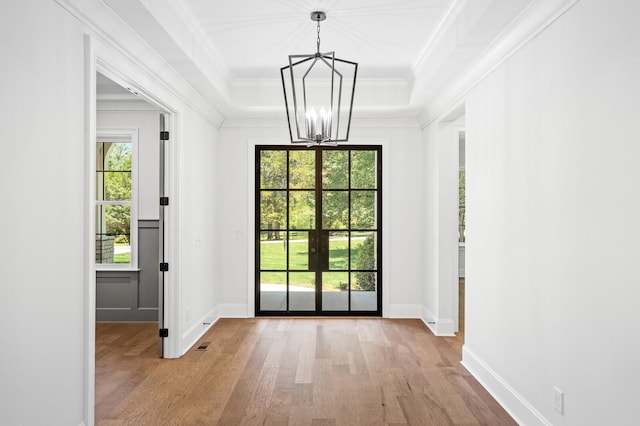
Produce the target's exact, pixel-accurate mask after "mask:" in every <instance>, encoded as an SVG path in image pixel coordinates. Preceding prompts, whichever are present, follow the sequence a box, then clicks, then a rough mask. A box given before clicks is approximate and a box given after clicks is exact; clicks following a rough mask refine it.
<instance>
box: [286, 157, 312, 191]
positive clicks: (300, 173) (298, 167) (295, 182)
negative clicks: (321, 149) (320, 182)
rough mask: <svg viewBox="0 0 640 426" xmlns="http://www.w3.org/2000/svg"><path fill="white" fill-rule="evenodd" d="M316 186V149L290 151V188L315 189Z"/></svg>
mask: <svg viewBox="0 0 640 426" xmlns="http://www.w3.org/2000/svg"><path fill="white" fill-rule="evenodd" d="M315 187H316V153H315V151H291V152H289V188H291V189H313V188H315Z"/></svg>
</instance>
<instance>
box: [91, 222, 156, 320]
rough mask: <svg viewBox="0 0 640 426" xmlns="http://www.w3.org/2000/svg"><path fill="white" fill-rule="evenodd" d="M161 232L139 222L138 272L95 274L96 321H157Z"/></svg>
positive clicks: (152, 223)
mask: <svg viewBox="0 0 640 426" xmlns="http://www.w3.org/2000/svg"><path fill="white" fill-rule="evenodd" d="M158 232H159V229H158V221H157V220H140V221H138V267H139V269H140V270H139V271H117V270H110V271H97V272H96V321H124V322H135V321H157V320H158V276H159V264H160V261H159V259H158V252H159V247H158V244H159V233H158Z"/></svg>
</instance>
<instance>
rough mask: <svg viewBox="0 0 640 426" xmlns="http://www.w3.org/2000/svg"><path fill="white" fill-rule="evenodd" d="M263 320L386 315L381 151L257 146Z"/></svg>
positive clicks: (257, 279)
mask: <svg viewBox="0 0 640 426" xmlns="http://www.w3.org/2000/svg"><path fill="white" fill-rule="evenodd" d="M255 167H256V173H255V176H256V182H255V184H256V194H255V197H256V202H255V205H256V212H255V217H256V220H255V247H256V249H255V295H256V298H255V300H256V315H333V316H343V315H370V316H381V315H382V307H381V303H382V280H381V277H382V273H381V272H382V271H381V269H382V208H381V206H382V186H381V185H382V147H381V146H367V145H351V146H337V147H325V146H319V147H301V146H281V145H277V146H262V145H261V146H256V152H255Z"/></svg>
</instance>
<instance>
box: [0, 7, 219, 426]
mask: <svg viewBox="0 0 640 426" xmlns="http://www.w3.org/2000/svg"><path fill="white" fill-rule="evenodd" d="M62 4H64V2H62ZM86 4H88V3H86ZM87 7H88V9H87V10H86V11H85V12H90V14H89V15H82V16H81V18H82V19H85V18H86V19H88V20H91V19H92V18H96V21H94V22H93V23H92V24H91V25H90V26H87V27H84V26H83V25H82V24H81V23H80V22H81V19H79V18H78V17H75V16H72V15H71V14H70V13H69V12H68V11H66V10H65V9H63V7H61V6H60V4H58V3H56V2H54V1H52V0H28V1H24V0H10V1H8V2H4V3H3V4H2V18H0V22H1V24H2V25H0V55H1V57H2V58H3V66H2V77H1V78H0V90H1V91H2V96H1V97H0V114H1V115H2V117H3V125H2V126H0V140H1V141H2V148H3V156H2V158H3V159H4V160H5V161H4V162H3V166H2V167H1V168H0V185H1V186H0V188H1V194H2V208H1V209H0V235H1V237H0V239H1V241H2V244H0V266H1V268H2V278H1V280H2V281H1V283H0V284H1V285H0V322H1V323H2V324H4V326H5V330H4V333H3V335H2V343H1V344H0V347H1V348H2V349H1V350H0V378H1V379H0V424H22V425H41V424H51V425H79V424H91V423H92V422H93V418H92V413H93V408H92V404H93V401H92V396H91V395H92V394H91V388H92V381H93V370H92V368H93V367H92V366H93V361H92V357H91V353H92V349H91V347H92V345H94V342H93V340H92V332H91V330H92V328H93V327H94V324H93V323H92V322H91V321H89V320H88V319H87V318H90V317H91V314H90V312H92V309H89V307H88V306H87V301H88V300H91V291H92V290H91V289H90V288H89V287H87V284H88V281H87V280H89V279H90V278H88V277H87V275H86V271H87V270H89V268H88V266H87V265H89V262H90V261H92V259H93V253H91V251H90V245H91V244H90V241H91V239H92V238H93V234H92V230H90V229H89V226H88V225H87V223H88V222H89V220H90V218H89V217H87V216H88V214H85V212H86V211H89V210H87V209H88V207H87V206H89V205H90V202H91V199H90V198H88V197H87V195H86V194H88V190H87V189H86V187H85V186H87V185H88V184H89V182H90V180H89V179H90V178H89V177H88V176H90V174H89V173H88V172H87V171H88V170H89V166H88V165H87V164H86V158H88V157H87V154H86V150H87V149H88V147H90V146H91V144H90V143H89V141H87V140H86V135H85V122H86V120H87V118H88V117H87V115H86V113H87V112H88V108H89V107H88V105H87V104H85V102H86V100H87V93H85V84H86V81H85V67H88V66H89V56H85V54H87V52H88V51H87V50H85V47H86V45H85V39H84V36H85V34H89V35H90V36H91V38H92V46H93V49H95V51H99V54H100V55H101V64H102V66H109V67H110V69H111V70H112V71H113V72H117V71H122V72H124V74H126V73H127V72H134V73H135V74H136V82H137V83H138V84H139V88H141V89H144V91H145V93H153V94H157V95H158V96H159V97H160V98H161V100H162V101H163V102H164V103H165V104H166V105H169V106H170V107H171V109H172V110H173V111H174V117H176V120H175V122H174V123H173V124H174V125H175V127H174V128H172V132H173V133H172V135H173V136H172V142H173V145H172V147H173V148H171V151H172V161H173V162H174V163H175V164H174V167H173V168H172V170H171V176H170V182H171V184H170V185H171V187H170V190H171V191H173V192H172V194H173V195H175V197H174V198H173V199H172V200H171V203H172V204H171V206H170V207H171V209H170V211H171V218H172V220H173V219H175V223H173V224H174V225H175V226H173V228H172V230H171V234H170V236H169V238H170V242H171V245H172V248H171V253H172V256H173V257H172V258H171V259H170V261H171V262H172V263H171V268H170V271H169V274H170V276H171V284H172V286H171V292H172V298H171V300H170V305H171V306H170V310H171V311H172V312H174V313H176V315H178V316H179V317H180V320H179V321H178V324H177V325H176V327H175V328H172V329H171V330H170V333H171V334H170V336H178V337H179V338H178V339H177V341H176V342H177V343H176V344H175V346H176V347H175V348H173V350H174V353H177V354H180V353H182V352H184V351H185V350H186V349H187V348H188V346H189V345H190V344H191V343H193V341H194V340H195V339H196V338H197V337H198V336H199V334H201V333H202V332H204V331H205V330H206V326H204V325H202V320H203V319H204V318H210V314H211V312H213V307H214V305H215V299H214V285H213V270H214V266H215V265H214V256H213V255H214V253H213V242H212V236H213V234H214V206H215V204H214V202H213V195H211V196H210V195H209V194H211V188H212V187H213V178H214V174H213V167H212V164H213V158H212V155H213V146H214V144H215V143H216V140H217V138H218V131H217V129H216V127H215V125H214V124H212V123H214V122H215V121H216V118H217V115H216V112H215V111H214V110H213V109H212V108H210V106H208V104H207V103H206V102H203V100H202V99H200V98H198V96H199V95H197V94H195V93H193V92H190V90H191V91H192V90H193V88H189V87H190V86H188V85H187V86H185V82H184V81H183V80H181V79H180V78H178V77H176V74H175V72H173V71H172V70H170V69H168V68H166V67H164V68H163V67H162V66H161V65H159V66H157V67H156V68H155V69H154V70H153V72H151V70H150V69H149V68H148V67H149V64H155V63H156V62H154V61H156V60H157V58H156V57H155V56H154V54H153V53H152V52H151V51H149V50H148V47H145V45H144V43H143V42H141V41H140V40H139V39H136V38H135V37H132V35H131V33H130V31H131V30H130V29H128V28H126V27H125V26H123V25H124V24H123V23H122V21H121V20H119V19H117V18H113V17H112V16H111V15H109V11H108V9H106V6H104V4H103V3H101V2H98V1H93V0H92V1H91V4H90V5H88V6H87ZM94 12H95V15H91V13H94ZM101 25H105V26H106V27H108V29H107V30H104V31H99V32H100V33H101V34H110V36H109V37H114V38H119V43H118V44H119V45H120V46H127V49H132V51H135V53H134V54H132V53H131V52H128V53H125V52H123V51H121V50H119V49H115V48H113V46H112V45H111V44H110V43H111V42H110V40H105V39H102V38H101V36H100V35H96V34H95V33H94V32H93V30H92V29H90V27H91V28H99V27H100V26H101ZM145 49H146V50H145ZM134 58H144V60H145V63H139V62H136V59H134ZM154 72H157V74H154ZM192 105H197V106H192ZM196 110H197V111H199V112H196ZM153 161H154V163H155V161H156V160H153ZM150 214H151V213H149V215H150ZM145 215H146V214H145ZM187 312H188V313H189V317H188V318H187ZM87 354H88V355H87Z"/></svg>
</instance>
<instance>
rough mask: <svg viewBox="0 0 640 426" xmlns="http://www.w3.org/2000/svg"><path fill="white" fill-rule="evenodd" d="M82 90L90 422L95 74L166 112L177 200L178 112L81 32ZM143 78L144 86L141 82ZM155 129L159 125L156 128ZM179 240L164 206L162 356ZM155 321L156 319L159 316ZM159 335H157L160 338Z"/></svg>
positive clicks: (175, 303) (174, 323)
mask: <svg viewBox="0 0 640 426" xmlns="http://www.w3.org/2000/svg"><path fill="white" fill-rule="evenodd" d="M84 53H85V64H84V65H85V69H84V77H85V78H84V94H85V121H84V135H85V141H86V144H85V152H84V164H85V168H84V169H85V174H84V182H85V200H84V214H83V216H84V223H83V227H84V237H85V250H84V257H85V259H84V264H85V266H84V271H83V277H84V282H85V283H86V287H85V294H84V332H83V337H84V353H83V359H84V363H83V370H84V377H85V383H84V392H83V407H84V410H83V411H84V413H83V417H84V418H85V419H87V420H89V421H91V422H92V421H93V418H94V415H95V345H96V339H95V337H96V336H95V325H96V315H95V310H96V265H95V238H94V234H95V195H96V194H95V175H96V171H95V169H96V162H95V155H96V146H95V145H96V144H95V140H96V130H97V129H96V128H97V123H96V109H97V105H96V102H97V93H96V73H97V72H100V73H101V74H104V75H105V76H107V77H108V78H110V79H111V80H113V81H115V82H116V83H118V84H120V85H121V86H123V87H130V88H132V89H133V90H135V91H136V92H137V94H138V95H139V96H140V97H141V98H142V99H144V100H145V101H146V102H148V103H150V104H151V105H154V106H156V107H157V108H158V110H160V111H163V112H164V113H165V114H167V115H168V123H167V124H168V127H169V129H170V130H171V142H172V143H170V144H169V146H168V148H167V149H166V151H165V159H164V160H165V161H164V166H165V167H164V179H165V185H166V186H165V195H167V196H169V197H170V199H174V200H177V199H178V187H179V186H178V182H177V176H178V173H177V172H178V161H177V160H178V159H177V157H178V156H177V153H178V151H177V145H178V134H179V133H178V125H177V124H178V118H179V117H178V110H177V109H176V108H174V107H172V106H171V104H170V103H169V102H167V101H165V100H164V99H163V98H164V96H163V95H162V94H161V93H159V90H160V89H159V87H158V86H157V85H154V83H153V81H151V80H150V78H149V75H148V74H147V73H146V72H145V71H144V70H142V69H140V68H139V65H137V64H136V63H135V62H133V61H131V60H130V59H129V58H126V57H124V56H122V54H120V53H118V52H114V51H113V50H112V49H110V48H108V47H107V46H106V45H104V44H103V43H101V42H100V40H99V39H97V38H96V37H95V36H92V35H90V34H85V36H84ZM142 81H144V82H145V83H146V84H142V83H140V82H142ZM158 130H159V129H158ZM176 241H178V217H177V214H175V212H174V211H173V209H171V208H168V209H165V213H164V242H165V244H164V255H165V259H168V260H167V261H168V262H171V263H172V268H171V269H170V270H169V272H168V273H166V274H165V277H164V284H165V285H164V294H161V295H160V296H159V297H161V298H162V299H163V304H162V306H161V307H160V306H159V308H161V309H159V315H160V311H162V312H163V313H164V326H165V328H169V329H173V332H172V333H170V334H169V337H168V338H164V339H163V340H162V341H161V343H160V344H161V345H162V349H163V354H164V357H165V358H177V357H179V356H180V349H179V348H180V339H179V336H180V333H179V298H178V295H179V288H178V287H179V283H178V280H177V272H176V271H177V269H178V264H177V262H178V256H177V249H176V248H175V247H176V244H175V242H176ZM159 319H160V318H159ZM159 339H160V338H159Z"/></svg>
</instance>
